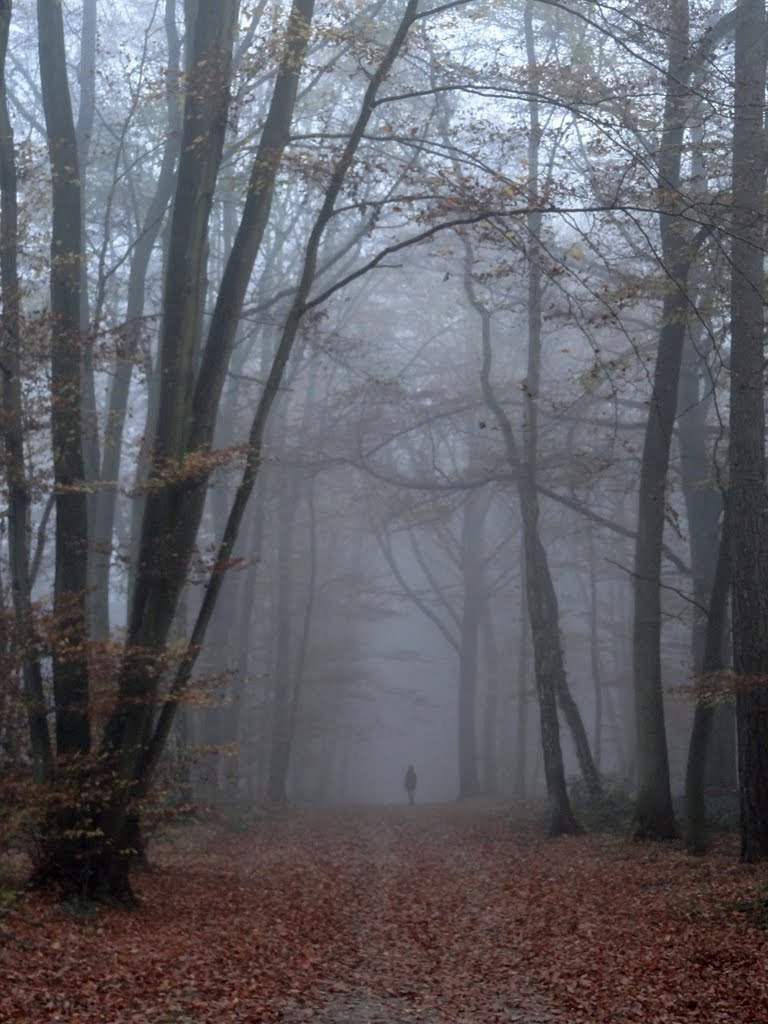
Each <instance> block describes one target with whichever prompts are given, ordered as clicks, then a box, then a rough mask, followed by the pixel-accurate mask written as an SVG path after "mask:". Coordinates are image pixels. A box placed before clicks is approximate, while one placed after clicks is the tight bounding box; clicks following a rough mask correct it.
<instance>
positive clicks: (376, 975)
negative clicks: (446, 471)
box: [0, 801, 768, 1024]
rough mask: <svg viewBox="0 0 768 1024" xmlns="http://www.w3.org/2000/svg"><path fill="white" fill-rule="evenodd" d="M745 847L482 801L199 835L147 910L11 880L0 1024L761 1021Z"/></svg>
mask: <svg viewBox="0 0 768 1024" xmlns="http://www.w3.org/2000/svg"><path fill="white" fill-rule="evenodd" d="M735 842H736V840H735V838H734V837H726V838H723V840H722V841H721V842H720V843H719V844H716V845H715V847H714V848H713V850H712V851H711V852H710V853H709V854H708V855H707V856H705V857H692V856H689V855H687V854H686V853H684V852H682V850H681V849H680V848H676V847H675V846H674V845H663V846H662V845H660V844H654V845H650V844H644V843H629V842H627V841H626V840H625V839H624V838H622V837H618V836H606V835H601V836H598V835H591V836H583V837H574V836H562V837H559V838H556V839H545V838H544V837H543V835H542V834H541V831H540V830H539V829H538V828H537V827H535V826H534V825H533V824H531V825H529V826H527V827H526V826H525V825H524V824H523V823H520V822H517V821H516V822H514V823H513V822H511V821H510V812H509V810H508V809H507V808H504V807H503V806H501V805H499V804H491V803H486V802H480V801H477V802H472V803H469V804H457V805H443V806H438V805H431V806H422V807H419V806H417V807H415V808H394V807H380V808H372V807H369V808H354V809H345V810H313V811H305V810H295V809H292V810H288V811H285V812H282V813H280V814H279V815H277V816H274V817H268V818H266V819H265V820H264V821H263V822H262V823H261V824H259V825H257V826H256V827H255V828H254V829H253V830H252V831H250V832H249V833H248V834H241V835H235V834H232V833H229V834H226V833H224V832H222V831H221V830H218V831H213V830H212V829H210V828H209V827H208V826H206V827H203V826H192V827H189V828H184V829H183V830H181V831H178V832H177V834H176V835H175V838H174V839H173V840H170V839H168V838H166V839H159V838H158V839H157V840H156V841H155V843H154V845H153V846H152V847H151V850H150V853H151V861H152V865H151V869H150V870H149V871H148V872H145V873H142V874H139V875H137V877H136V886H135V888H136V891H137V893H138V894H139V896H140V897H141V899H142V905H141V907H140V908H139V909H138V910H137V911H135V912H131V913H126V912H125V911H120V910H110V909H107V908H104V907H99V908H98V909H95V910H88V909H85V910H83V912H82V913H79V914H78V913H75V912H73V911H72V910H70V909H67V907H66V904H62V903H61V902H59V901H58V900H55V899H54V898H53V896H52V894H51V893H43V892H35V893H32V894H29V895H22V894H18V895H17V896H16V897H15V898H14V897H13V895H12V890H11V889H9V888H6V889H3V890H2V895H3V910H2V914H1V916H0V976H2V979H3V980H2V982H0V1021H3V1022H6V1021H7V1022H14V1024H48V1022H54V1021H66V1022H67V1024H102V1022H103V1024H107V1022H108V1024H121V1022H128V1021H130V1022H131V1024H140V1022H143V1021H151V1022H152V1024H171V1022H174V1024H208V1022H214V1021H215V1022H222V1024H237V1022H243V1024H246V1022H247V1024H252V1022H253V1024H256V1022H259V1024H262V1022H263V1024H267V1022H279V1021H283V1022H286V1024H288V1022H290V1024H298V1022H301V1021H317V1022H326V1024H342V1022H343V1024H353V1022H354V1024H405V1022H409V1021H412V1022H414V1024H459V1022H461V1024H469V1022H472V1024H491V1022H496V1021H515V1022H520V1024H550V1022H552V1024H554V1022H560V1024H565V1022H569V1024H570V1022H573V1024H580V1022H590V1024H603V1022H605V1024H607V1022H610V1024H616V1022H627V1024H629V1022H638V1024H639V1022H641V1021H642V1022H643V1024H654V1022H658V1024H660V1022H687V1021H691V1022H693V1021H695V1022H701V1024H705V1022H706V1024H758V1022H764V1021H765V1020H768V972H767V971H766V962H767V961H766V953H767V952H768V937H767V936H766V932H765V929H764V927H762V926H761V921H760V918H759V914H758V912H757V908H759V907H760V906H761V905H763V906H764V902H765V899H766V892H768V888H767V885H768V877H767V875H766V870H767V869H766V867H765V866H764V865H751V864H742V863H738V862H737V861H736V859H735V857H734V848H732V847H735ZM5 881H6V884H7V881H8V880H7V879H6V880H5Z"/></svg>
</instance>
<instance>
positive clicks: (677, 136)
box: [633, 0, 691, 839]
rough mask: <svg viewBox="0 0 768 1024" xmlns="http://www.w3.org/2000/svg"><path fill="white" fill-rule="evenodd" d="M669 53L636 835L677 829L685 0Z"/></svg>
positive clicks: (643, 510) (638, 665)
mask: <svg viewBox="0 0 768 1024" xmlns="http://www.w3.org/2000/svg"><path fill="white" fill-rule="evenodd" d="M668 36H669V56H668V68H667V85H666V99H665V105H664V122H663V128H662V139H661V145H660V149H659V154H658V187H659V198H660V203H661V213H660V228H661V245H662V253H663V259H664V271H665V274H666V276H667V279H668V280H667V288H666V291H665V294H664V302H663V308H662V326H661V331H660V334H659V345H658V353H657V357H656V366H655V369H654V377H653V391H652V394H651V401H650V409H649V413H648V420H647V423H646V430H645V440H644V443H643V457H642V462H641V467H640V491H639V499H638V513H637V540H636V544H635V566H634V581H633V582H634V595H635V615H634V629H633V667H634V695H635V727H636V730H637V764H638V794H637V801H636V805H635V812H634V825H633V832H634V836H635V838H637V839H671V838H673V837H674V836H675V835H676V834H677V826H676V824H675V815H674V811H673V809H672V795H671V790H670V783H669V756H668V752H667V738H666V727H665V722H664V700H663V695H662V682H661V625H662V613H661V587H660V580H661V550H662V542H663V537H664V521H665V495H666V480H667V470H668V467H669V454H670V443H671V438H672V428H673V425H674V421H675V410H676V403H677V382H678V376H679V372H680V360H681V356H682V351H683V342H684V340H685V334H686V325H687V321H688V311H689V299H688V295H687V283H688V269H689V266H690V261H691V238H690V231H688V230H687V229H686V223H685V221H684V220H683V219H682V218H680V217H679V216H677V214H678V213H679V210H680V204H681V196H680V186H681V171H680V168H681V160H682V150H683V140H684V135H685V125H686V119H687V116H688V87H687V82H688V77H689V71H688V66H687V57H688V46H689V12H688V0H671V2H670V7H669V18H668Z"/></svg>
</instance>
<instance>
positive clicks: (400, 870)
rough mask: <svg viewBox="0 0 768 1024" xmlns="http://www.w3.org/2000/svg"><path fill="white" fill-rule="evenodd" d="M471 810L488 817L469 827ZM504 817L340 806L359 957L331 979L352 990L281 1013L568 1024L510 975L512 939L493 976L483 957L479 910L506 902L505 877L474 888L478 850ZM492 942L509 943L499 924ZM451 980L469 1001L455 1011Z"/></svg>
mask: <svg viewBox="0 0 768 1024" xmlns="http://www.w3.org/2000/svg"><path fill="white" fill-rule="evenodd" d="M478 810H479V813H480V815H484V817H483V822H484V824H483V829H482V830H481V831H480V832H479V833H478V834H477V835H473V828H472V824H471V822H472V821H473V820H474V819H476V818H477V817H478ZM504 817H505V816H504V811H503V809H500V808H498V807H494V806H493V805H482V804H481V805H479V808H478V805H471V806H467V807H465V808H463V809H462V808H445V807H443V806H441V807H428V808H423V807H422V808H387V809H379V810H367V811H365V810H362V809H361V810H358V811H354V812H350V813H349V814H348V815H346V816H345V831H346V837H345V839H346V842H347V843H348V852H347V857H346V863H345V867H346V871H347V872H348V873H349V876H350V877H351V878H354V884H353V887H354V893H353V894H352V898H351V899H350V900H349V904H348V906H349V908H350V914H349V916H348V920H347V928H348V930H349V934H348V938H351V939H352V942H353V944H354V947H355V949H356V951H357V960H358V962H357V963H356V965H355V968H354V970H352V971H350V972H349V974H348V975H347V976H346V978H343V979H339V983H340V984H341V985H342V986H346V985H349V991H347V992H343V993H337V994H335V995H333V996H331V997H330V998H329V999H328V1002H327V1003H326V1005H325V1006H324V1007H323V1008H322V1010H319V1011H318V1010H311V1011H309V1012H310V1016H309V1017H307V1016H301V1014H299V1015H297V1016H296V1017H295V1018H294V1017H292V1016H291V1011H288V1014H287V1016H286V1018H285V1019H286V1022H292V1021H293V1020H294V1019H295V1020H298V1021H301V1020H312V1021H317V1022H322V1024H409V1022H410V1024H446V1022H449V1021H450V1022H460V1024H491V1022H497V1021H498V1022H509V1024H553V1022H554V1021H558V1022H560V1024H564V1022H565V1021H566V1018H565V1017H563V1016H562V1015H559V1014H557V1013H556V1012H555V1010H554V1009H553V1007H552V1005H551V1002H550V1001H549V1000H548V999H546V998H545V997H544V996H543V994H542V993H541V992H540V991H537V990H536V989H535V988H534V986H533V985H532V984H530V982H529V981H528V979H527V978H526V977H525V971H524V968H522V972H521V973H520V975H519V976H518V977H516V978H513V975H514V974H515V971H514V962H513V961H514V952H513V949H512V944H510V945H509V947H508V948H509V960H508V961H507V962H506V963H505V964H504V970H502V971H501V972H500V973H499V972H498V971H494V966H493V964H492V963H486V964H484V963H483V961H484V960H485V952H486V951H487V942H488V941H489V935H488V934H486V933H485V932H484V919H485V916H486V914H485V911H486V910H487V908H488V906H490V905H493V904H495V905H497V906H498V905H500V904H501V903H502V902H503V901H504V891H503V889H504V886H503V885H502V886H499V885H498V884H495V885H492V884H489V878H487V877H486V878H485V880H484V882H483V885H482V888H481V889H479V890H478V888H477V881H478V878H479V877H480V876H482V875H483V865H482V859H480V860H478V853H479V852H480V848H482V846H483V845H484V842H485V840H487V839H488V838H489V836H491V835H498V834H502V833H503V832H504V831H505V829H506V826H505V823H504ZM496 924H497V926H498V922H496ZM491 941H492V942H494V944H495V945H496V946H497V947H498V944H499V943H503V942H504V941H505V940H504V937H503V936H502V934H501V933H498V934H497V935H495V936H493V937H492V938H491ZM508 941H509V937H507V942H508ZM486 968H487V969H486ZM372 981H373V986H372V984H371V983H372ZM371 987H373V988H374V990H378V994H376V995H375V994H372V993H371V991H370V989H371ZM459 989H462V990H463V996H462V999H461V1000H460V1002H461V1003H463V1004H465V1006H467V1004H468V1006H471V1007H472V1008H471V1009H469V1008H467V1009H466V1010H465V1011H464V1012H461V1011H459V1012H458V1013H457V1011H456V996H457V991H458V990H459ZM382 990H383V994H382Z"/></svg>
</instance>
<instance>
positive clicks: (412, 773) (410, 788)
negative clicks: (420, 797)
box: [403, 764, 418, 807]
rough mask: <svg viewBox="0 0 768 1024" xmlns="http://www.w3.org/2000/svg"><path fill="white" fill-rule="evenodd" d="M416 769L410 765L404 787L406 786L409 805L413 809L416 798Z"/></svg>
mask: <svg viewBox="0 0 768 1024" xmlns="http://www.w3.org/2000/svg"><path fill="white" fill-rule="evenodd" d="M417 782H418V779H417V778H416V769H415V768H414V767H413V765H412V764H409V765H408V771H407V772H406V773H405V780H404V782H403V785H404V786H405V792H406V793H407V794H408V803H409V804H410V805H411V807H413V802H414V798H415V796H416V783H417Z"/></svg>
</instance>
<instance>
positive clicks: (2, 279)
mask: <svg viewBox="0 0 768 1024" xmlns="http://www.w3.org/2000/svg"><path fill="white" fill-rule="evenodd" d="M10 25H11V4H10V3H5V4H3V5H2V6H0V206H1V209H2V214H1V219H0V287H1V288H2V309H3V316H2V322H1V325H0V330H1V331H2V333H1V334H0V372H2V392H1V399H2V414H3V442H4V446H5V474H6V480H7V487H8V561H9V573H10V586H11V595H12V600H13V609H14V615H15V618H16V642H17V645H18V649H19V652H20V654H21V672H22V682H23V692H24V703H25V705H26V713H27V722H28V726H29V736H30V744H31V749H32V764H33V772H34V777H35V780H36V781H37V782H45V781H47V780H49V779H50V777H51V775H52V772H53V751H52V748H51V737H50V733H49V731H48V721H47V716H46V699H45V692H44V689H43V674H42V668H41V665H40V655H39V648H38V640H37V636H36V631H35V624H34V617H33V609H32V580H31V574H30V552H29V520H30V511H31V507H32V501H31V497H30V490H29V481H28V479H27V468H26V463H25V452H24V430H23V423H22V416H23V405H22V393H21V333H20V331H21V324H20V316H21V308H20V306H21V296H20V291H19V274H18V243H19V230H18V202H17V187H16V186H17V182H16V155H15V149H14V139H13V128H12V126H11V119H10V116H9V113H8V95H7V92H6V83H5V60H6V54H7V51H8V35H9V31H10Z"/></svg>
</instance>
